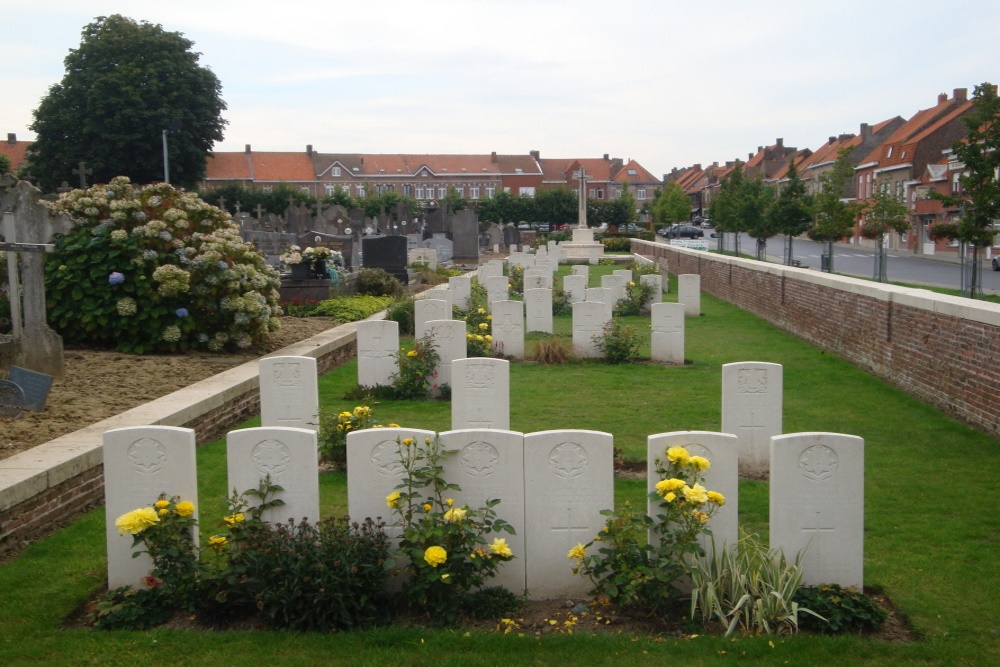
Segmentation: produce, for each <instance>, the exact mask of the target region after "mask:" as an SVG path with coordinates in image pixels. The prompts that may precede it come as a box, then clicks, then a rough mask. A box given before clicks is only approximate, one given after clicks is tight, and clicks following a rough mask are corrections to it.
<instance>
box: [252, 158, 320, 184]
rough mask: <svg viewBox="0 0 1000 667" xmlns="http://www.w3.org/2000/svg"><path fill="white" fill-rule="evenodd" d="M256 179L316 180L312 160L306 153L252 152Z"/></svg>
mask: <svg viewBox="0 0 1000 667" xmlns="http://www.w3.org/2000/svg"><path fill="white" fill-rule="evenodd" d="M250 156H251V158H252V160H253V162H252V167H251V168H252V169H253V178H254V180H255V181H294V182H299V181H315V180H316V172H315V171H313V166H312V160H310V159H309V156H308V155H307V154H306V153H301V152H300V153H269V152H262V153H258V152H252V153H251V154H250Z"/></svg>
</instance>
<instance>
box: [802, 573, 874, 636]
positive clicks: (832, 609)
mask: <svg viewBox="0 0 1000 667" xmlns="http://www.w3.org/2000/svg"><path fill="white" fill-rule="evenodd" d="M794 599H795V601H796V602H797V603H798V604H799V605H800V606H801V607H808V608H809V609H811V610H812V611H813V612H815V613H816V614H818V615H819V616H822V618H818V617H816V616H811V615H807V616H803V617H802V618H801V619H800V620H799V627H800V628H802V629H803V630H810V631H812V632H822V633H825V634H837V633H841V632H870V631H874V630H878V628H879V626H880V625H882V623H883V621H885V618H886V613H885V610H884V609H882V607H880V606H879V605H878V603H877V602H875V600H873V599H871V598H870V597H868V596H867V595H865V594H864V593H862V592H861V591H858V590H857V589H855V588H844V587H843V586H838V585H837V584H825V585H823V586H816V587H811V586H810V587H805V586H803V587H802V588H800V589H799V590H798V592H796V593H795V598H794Z"/></svg>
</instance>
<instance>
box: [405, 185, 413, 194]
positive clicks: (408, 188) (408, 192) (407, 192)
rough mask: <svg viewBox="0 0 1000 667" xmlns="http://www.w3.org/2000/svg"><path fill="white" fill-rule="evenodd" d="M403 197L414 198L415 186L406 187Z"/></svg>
mask: <svg viewBox="0 0 1000 667" xmlns="http://www.w3.org/2000/svg"><path fill="white" fill-rule="evenodd" d="M403 196H404V197H412V196H413V186H412V185H404V186H403Z"/></svg>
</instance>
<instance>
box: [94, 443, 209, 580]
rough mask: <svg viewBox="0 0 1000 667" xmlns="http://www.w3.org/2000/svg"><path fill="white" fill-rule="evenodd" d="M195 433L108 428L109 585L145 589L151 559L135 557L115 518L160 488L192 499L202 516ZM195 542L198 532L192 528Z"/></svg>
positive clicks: (142, 504) (141, 504)
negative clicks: (116, 525) (109, 429)
mask: <svg viewBox="0 0 1000 667" xmlns="http://www.w3.org/2000/svg"><path fill="white" fill-rule="evenodd" d="M194 450H195V433H194V431H193V430H192V429H189V428H176V427H173V426H130V427H127V428H118V429H114V430H112V431H106V432H105V433H104V452H103V453H104V507H105V509H104V514H105V516H104V529H105V534H106V536H107V548H108V588H109V589H110V590H114V589H115V588H119V587H121V586H132V587H133V588H146V587H147V586H146V584H145V583H144V582H143V577H146V576H147V575H149V573H150V571H151V570H152V568H153V562H152V560H151V559H150V557H149V555H148V554H142V555H141V556H138V557H136V558H132V553H133V552H134V551H137V550H138V549H140V548H142V547H138V548H137V549H133V548H132V535H120V534H119V533H118V529H117V528H116V527H115V520H116V519H117V518H118V517H120V516H121V515H122V514H125V513H126V512H131V511H132V510H134V509H139V508H140V507H150V506H151V505H152V504H153V503H154V502H156V500H157V499H158V498H159V496H160V494H161V493H164V494H166V496H167V498H172V497H174V496H178V497H179V498H180V500H182V501H183V500H189V501H191V502H192V503H194V506H195V514H194V517H195V518H198V507H199V505H198V475H197V470H196V467H195V455H194ZM192 537H193V538H194V543H195V545H197V544H198V532H197V531H194V535H193V536H192Z"/></svg>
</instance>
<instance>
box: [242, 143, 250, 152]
mask: <svg viewBox="0 0 1000 667" xmlns="http://www.w3.org/2000/svg"><path fill="white" fill-rule="evenodd" d="M243 150H244V151H246V152H247V153H250V144H247V145H246V148H244V149H243Z"/></svg>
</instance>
